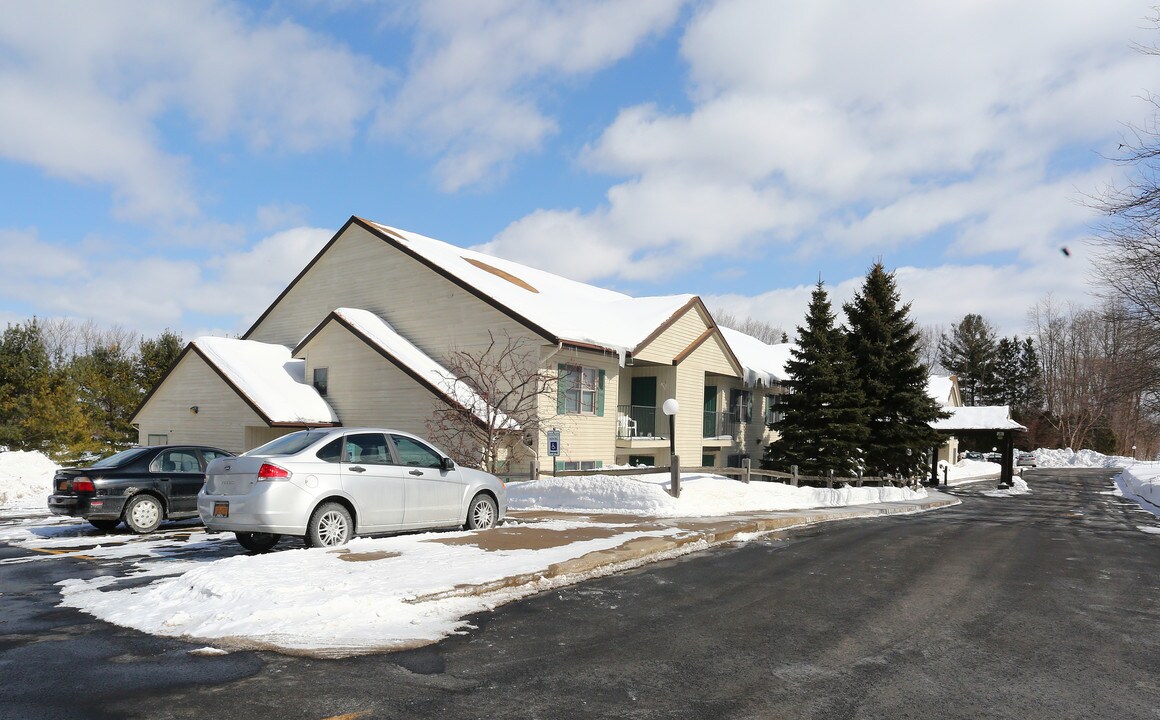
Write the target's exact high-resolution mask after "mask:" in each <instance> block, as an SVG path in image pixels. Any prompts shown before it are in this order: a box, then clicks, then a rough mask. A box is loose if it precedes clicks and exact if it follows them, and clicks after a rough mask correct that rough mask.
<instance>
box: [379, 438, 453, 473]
mask: <svg viewBox="0 0 1160 720" xmlns="http://www.w3.org/2000/svg"><path fill="white" fill-rule="evenodd" d="M391 440H393V441H394V443H395V452H397V453H399V462H401V463H402V464H404V465H411V466H414V467H426V468H439V467H442V466H443V457H442V456H441V455H440V454H439V453H437V452H435V451H434V450H432V449H431V448H429V447H427V446H426V445H424V444H423V443H421V442H419V441H418V440H413V439H411V438H409V437H406V436H404V435H392V436H391Z"/></svg>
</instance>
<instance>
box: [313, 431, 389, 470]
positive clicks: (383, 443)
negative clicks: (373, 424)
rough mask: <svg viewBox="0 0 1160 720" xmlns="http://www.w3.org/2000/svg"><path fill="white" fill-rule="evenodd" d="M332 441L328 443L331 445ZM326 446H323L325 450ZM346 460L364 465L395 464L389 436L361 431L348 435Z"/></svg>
mask: <svg viewBox="0 0 1160 720" xmlns="http://www.w3.org/2000/svg"><path fill="white" fill-rule="evenodd" d="M329 445H330V443H327V446H329ZM325 449H326V447H323V450H325ZM346 461H347V462H351V463H360V464H362V465H393V464H394V461H393V459H392V458H391V451H390V450H389V449H388V448H387V436H386V435H383V434H382V433H359V434H357V435H347V436H346Z"/></svg>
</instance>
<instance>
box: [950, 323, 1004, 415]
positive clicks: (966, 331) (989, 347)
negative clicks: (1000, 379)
mask: <svg viewBox="0 0 1160 720" xmlns="http://www.w3.org/2000/svg"><path fill="white" fill-rule="evenodd" d="M995 353H996V345H995V330H994V328H992V327H991V325H990V323H988V322H987V321H986V320H984V319H983V317H982V316H981V315H974V314H971V315H967V316H966V317H964V318H963V319H962V320H960V321H959V323H958V324H957V325H955V326H954V327H953V328H952V329H951V332H950V333H943V336H942V337H941V338H940V339H939V344H938V361H939V364H940V365H942V366H943V367H944V368H946V370H947V372H949V373H951V374H953V375H956V376H958V378H959V390H960V391H961V392H962V394H963V403H964V404H966V405H972V406H973V405H984V404H986V403H987V399H986V395H987V394H988V392H989V391H992V388H993V386H994V384H995V381H996V377H995Z"/></svg>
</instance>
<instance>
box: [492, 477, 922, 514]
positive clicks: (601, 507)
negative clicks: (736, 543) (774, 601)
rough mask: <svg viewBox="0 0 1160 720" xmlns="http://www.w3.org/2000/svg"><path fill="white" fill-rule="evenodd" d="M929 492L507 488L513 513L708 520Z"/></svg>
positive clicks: (564, 483)
mask: <svg viewBox="0 0 1160 720" xmlns="http://www.w3.org/2000/svg"><path fill="white" fill-rule="evenodd" d="M926 496H927V493H926V490H924V489H920V490H917V491H916V490H912V489H910V488H897V487H869V486H867V487H860V488H855V487H850V486H844V487H841V488H835V489H828V488H810V487H793V486H791V485H786V484H784V483H778V482H764V481H757V480H755V481H753V482H750V483H749V484H746V483H743V482H741V481H740V480H732V479H730V478H725V477H722V476H720V475H682V477H681V497H680V498H675V497H673V496H672V495H670V494H669V474H668V473H667V472H666V473H650V474H641V475H627V476H620V477H612V476H609V475H592V476H588V477H567V478H545V479H542V480H534V481H530V482H521V483H512V484H510V485H508V507H510V508H511V509H513V510H566V511H572V512H601V513H622V514H628V515H649V516H653V517H704V516H710V515H727V514H729V513H737V512H762V511H771V510H805V509H807V508H817V507H844V506H847V505H868V504H871V503H880V502H896V501H905V500H911V499H914V498H923V497H926Z"/></svg>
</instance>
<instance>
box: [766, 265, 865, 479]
mask: <svg viewBox="0 0 1160 720" xmlns="http://www.w3.org/2000/svg"><path fill="white" fill-rule="evenodd" d="M834 320H835V315H834V313H833V311H832V310H831V306H830V299H829V296H828V295H827V294H826V290H825V287H824V286H823V284H822V282H821V281H820V280H819V281H818V285H817V287H816V288H815V289H814V292H813V295H812V297H811V299H810V306H809V310H808V312H807V315H806V326H805V327H804V328H803V327H799V328H798V329H797V330H798V343H797V346H796V348H794V350H793V351H792V354H791V359H790V360H789V362H787V363H786V371H787V373H788V374H789V376H790V379H789V380H787V381H786V383H785V384H786V387H787V389H788V390H789V391H790V392H789V394H788V395H787V396H786V398H785V404H784V410H785V413H784V416H783V418H782V419H781V420H780V421H778V422H775V423H773V429H774V430H776V431H777V432H778V433H779V434H780V435H781V438H780V439H779V440H778V441H777V442H774V443H772V444H771V445H770V446H769V448H768V450H767V451H766V460H767V461H768V462H769V464H770V465H772V466H773V467H775V468H779V469H782V470H785V471H788V470H789V468H790V466H791V465H797V466H798V470H799V472H801V473H802V474H803V475H816V476H823V475H826V474H827V473H828V472H829V471H830V470H833V471H834V473H835V475H837V476H838V477H851V476H854V475H856V474H858V473H859V472H860V470H861V467H860V462H859V461H860V449H859V448H860V445H861V443H862V441H863V440H864V439H865V437H866V416H865V412H864V408H863V407H862V404H863V403H862V392H861V388H860V387H859V385H858V381H857V378H856V377H855V375H854V367H853V364H852V362H851V360H850V355H849V352H848V351H847V349H846V340H845V336H844V334H843V332H842V330H841V329H839V328H836V327H835V326H834Z"/></svg>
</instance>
